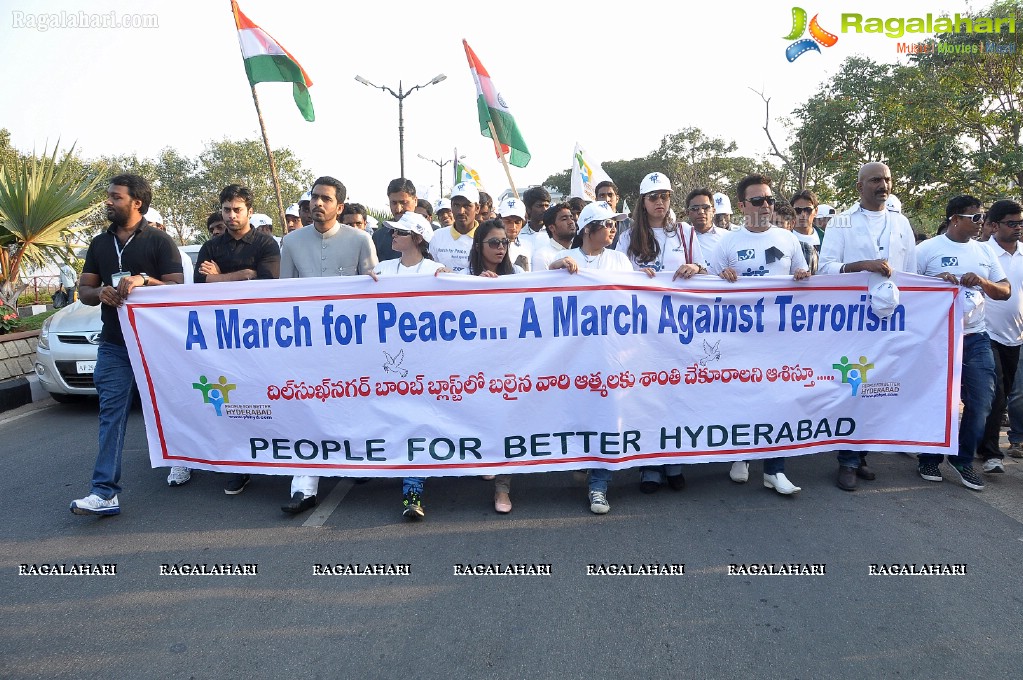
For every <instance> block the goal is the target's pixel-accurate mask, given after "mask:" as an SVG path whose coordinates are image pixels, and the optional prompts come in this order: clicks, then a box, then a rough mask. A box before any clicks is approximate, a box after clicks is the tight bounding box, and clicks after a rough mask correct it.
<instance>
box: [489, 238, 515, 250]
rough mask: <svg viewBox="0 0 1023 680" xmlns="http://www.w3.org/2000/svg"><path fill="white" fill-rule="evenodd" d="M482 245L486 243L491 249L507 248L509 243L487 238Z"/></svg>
mask: <svg viewBox="0 0 1023 680" xmlns="http://www.w3.org/2000/svg"><path fill="white" fill-rule="evenodd" d="M484 243H486V244H487V245H488V246H490V247H491V248H507V247H508V244H509V243H511V241H509V240H508V239H506V238H489V239H487V240H486V241H484Z"/></svg>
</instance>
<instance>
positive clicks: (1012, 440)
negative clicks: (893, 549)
mask: <svg viewBox="0 0 1023 680" xmlns="http://www.w3.org/2000/svg"><path fill="white" fill-rule="evenodd" d="M1021 210H1023V208H1021V207H1020V204H1019V203H1017V202H1016V201H1009V200H1002V201H995V202H994V203H992V204H991V209H990V210H988V212H987V219H986V220H985V222H984V223H985V225H991V226H992V228H993V229H994V231H993V233H992V236H991V239H990V240H989V241H987V245H988V247H989V248H990V249H991V251H992V252H993V253H994V254H995V259H997V260H998V264H1000V265H1001V267H1002V271H1004V272H1005V275H1006V277H1007V278H1008V279H1009V284H1010V286H1011V287H1012V294H1011V295H1010V296H1009V299H1008V300H1004V301H1000V300H988V302H987V304H986V305H985V306H986V307H987V309H986V310H985V316H986V317H987V330H988V335H989V336H991V352H992V354H993V355H994V360H995V399H994V402H993V403H992V405H991V413H990V415H988V417H987V422H986V423H985V425H984V440H983V441H982V442H981V445H980V450H979V452H978V453H979V454H980V457H981V458H982V459H983V460H984V465H983V470H984V472H987V473H1000V472H1005V467H1004V465H1002V459H1003V458H1004V455H1003V454H1002V450H1001V447H1000V446H999V436H1000V435H1001V428H1002V414H1003V413H1004V412H1005V405H1006V399H1007V397H1008V396H1009V395H1012V394H1013V392H1014V389H1013V383H1014V382H1015V381H1016V375H1017V369H1018V366H1019V357H1020V346H1021V345H1023V293H1021V290H1020V287H1021V286H1023V248H1020V245H1019V239H1020V237H1021V236H1023V216H1021V214H1020V213H1021ZM1014 396H1015V398H1014V399H1012V400H1011V402H1010V403H1012V405H1013V407H1014V408H1012V409H1010V410H1009V451H1010V454H1011V453H1013V452H1021V448H1023V432H1021V430H1023V412H1021V407H1023V399H1021V398H1020V396H1019V395H1014ZM1021 453H1023V452H1021Z"/></svg>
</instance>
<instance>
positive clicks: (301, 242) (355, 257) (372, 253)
mask: <svg viewBox="0 0 1023 680" xmlns="http://www.w3.org/2000/svg"><path fill="white" fill-rule="evenodd" d="M311 193H312V198H311V200H310V202H309V209H310V212H311V214H312V220H313V222H312V224H309V225H306V226H304V227H302V228H301V229H296V230H295V231H293V232H291V233H290V234H287V235H286V236H285V237H284V241H283V242H282V243H281V278H282V279H295V278H309V277H316V276H355V275H357V274H369V273H370V272H372V271H373V268H374V267H376V266H377V253H376V249H375V248H374V247H373V241H372V239H370V236H369V234H368V233H366V232H365V231H362V230H361V229H356V228H354V227H350V226H348V225H346V224H341V222H339V221H338V215H340V214H341V210H342V209H343V208H344V203H345V198H347V195H348V192H347V191H346V190H345V185H344V184H342V183H341V182H339V181H338V180H336V179H334V178H333V177H320V178H319V179H317V180H316V182H315V183H314V184H313V190H312V192H311ZM319 482H320V478H319V477H310V476H304V475H303V476H296V477H292V479H291V502H290V503H288V504H287V505H282V506H281V510H283V511H284V512H288V513H293V514H294V513H299V512H303V511H305V510H308V509H309V508H311V507H313V506H314V505H316V491H317V489H318V487H319Z"/></svg>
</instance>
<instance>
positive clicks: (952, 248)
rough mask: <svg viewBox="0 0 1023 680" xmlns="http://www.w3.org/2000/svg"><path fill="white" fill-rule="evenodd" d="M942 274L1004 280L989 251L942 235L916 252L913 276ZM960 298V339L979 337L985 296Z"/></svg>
mask: <svg viewBox="0 0 1023 680" xmlns="http://www.w3.org/2000/svg"><path fill="white" fill-rule="evenodd" d="M889 214H892V215H894V214H896V213H889ZM825 239H827V237H826V236H825ZM942 272H949V273H951V274H955V275H956V277H961V276H962V275H963V274H966V273H968V272H973V273H974V274H977V275H979V276H983V277H984V278H985V279H988V280H990V281H995V282H997V281H1002V280H1004V279H1005V278H1006V277H1005V272H1004V271H1002V265H1001V264H999V263H998V258H997V257H995V253H994V251H992V250H991V248H989V247H988V246H986V245H984V244H983V243H980V242H979V241H974V240H972V239H971V240H969V241H967V242H966V243H958V242H956V241H953V240H952V239H950V238H949V237H948V236H947V235H945V234H942V235H941V236H935V237H934V238H929V239H927V240H926V241H924V242H923V243H921V244H920V245H919V246H917V249H916V273H917V274H923V275H924V276H937V275H938V274H940V273H942ZM963 294H964V296H965V298H964V300H963V335H969V334H971V333H982V332H983V331H985V330H987V325H986V324H985V322H984V316H985V309H984V307H985V304H984V301H985V295H984V293H983V292H981V291H980V290H977V289H975V288H963Z"/></svg>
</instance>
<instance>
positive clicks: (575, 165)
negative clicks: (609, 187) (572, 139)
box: [568, 142, 611, 201]
mask: <svg viewBox="0 0 1023 680" xmlns="http://www.w3.org/2000/svg"><path fill="white" fill-rule="evenodd" d="M610 179H611V178H610V177H608V175H607V173H606V172H604V168H602V167H600V163H598V162H597V161H595V160H593V159H592V158H590V156H589V154H587V153H586V150H585V149H583V148H582V147H581V146H579V142H576V143H575V151H573V152H572V184H571V187H570V189H569V192H568V195H569V196H578V197H579V198H585V199H586V200H587V201H595V200H597V185H598V184H600V183H601V182H603V181H604V180H610Z"/></svg>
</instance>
